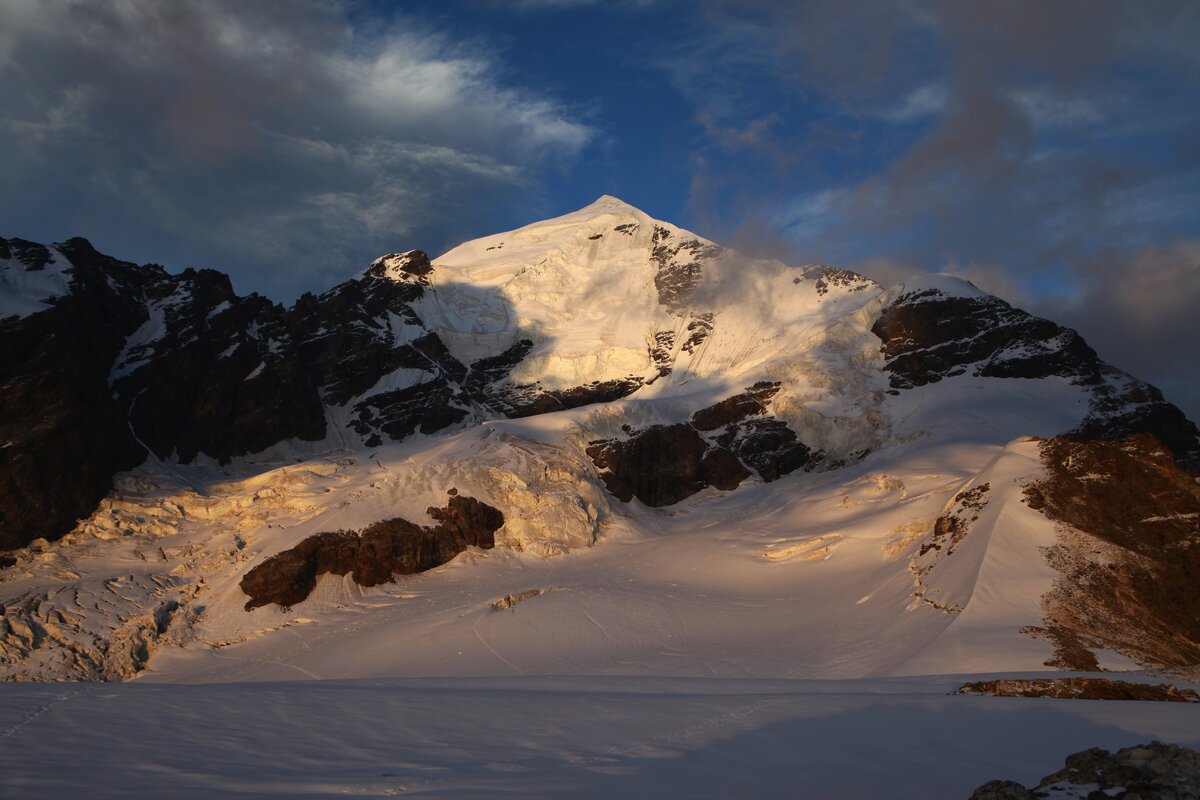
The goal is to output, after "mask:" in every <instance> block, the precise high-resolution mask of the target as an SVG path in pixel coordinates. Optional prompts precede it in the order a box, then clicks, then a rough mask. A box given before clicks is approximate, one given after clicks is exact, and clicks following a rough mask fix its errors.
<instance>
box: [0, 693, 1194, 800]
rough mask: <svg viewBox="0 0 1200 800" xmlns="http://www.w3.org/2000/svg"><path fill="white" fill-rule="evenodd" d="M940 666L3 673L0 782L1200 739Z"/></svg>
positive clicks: (719, 767)
mask: <svg viewBox="0 0 1200 800" xmlns="http://www.w3.org/2000/svg"><path fill="white" fill-rule="evenodd" d="M960 683H961V681H960V680H959V679H957V678H948V677H932V678H920V679H891V680H879V679H875V680H845V681H810V680H791V681H789V680H757V679H746V678H686V679H682V678H651V677H641V678H622V677H613V676H592V677H587V678H520V677H516V678H460V679H448V678H425V679H420V680H411V679H410V680H386V681H342V680H338V681H301V682H289V683H262V684H221V685H209V686H158V685H154V686H151V685H145V684H143V683H141V682H134V683H127V684H60V685H17V686H11V685H10V686H5V687H3V688H4V691H3V692H0V770H2V772H0V774H2V775H3V778H0V794H2V795H3V796H5V797H12V798H19V797H40V798H77V797H91V798H110V797H111V798H118V797H129V796H131V795H138V796H152V797H168V796H169V797H174V798H198V799H199V798H204V799H205V800H207V798H212V797H225V798H261V797H281V798H284V797H287V798H326V797H328V798H332V797H347V796H350V797H396V796H400V797H430V798H434V797H437V798H446V797H454V798H459V797H521V798H563V797H582V798H597V800H600V799H602V798H603V799H607V798H613V797H630V798H648V799H649V798H663V797H697V798H749V797H754V798H758V797H762V798H814V799H817V798H835V797H836V798H863V800H876V799H881V798H896V799H897V800H904V799H907V798H915V797H920V798H930V799H931V800H940V798H958V799H960V800H965V798H967V797H968V796H969V795H970V793H971V791H972V790H973V789H974V788H975V787H977V786H979V785H980V784H982V783H984V782H986V781H987V780H990V779H993V778H1008V779H1013V780H1017V781H1020V782H1022V783H1025V784H1033V783H1036V781H1037V779H1038V778H1040V777H1041V776H1042V775H1045V774H1047V773H1049V772H1051V771H1053V770H1055V769H1057V768H1059V767H1060V766H1061V765H1062V759H1063V757H1064V756H1066V755H1067V754H1069V753H1074V752H1077V751H1079V750H1082V749H1084V748H1087V747H1092V746H1101V747H1105V748H1108V749H1110V750H1111V749H1115V748H1117V747H1121V746H1128V745H1130V744H1134V743H1141V742H1147V741H1150V740H1152V739H1159V740H1164V741H1171V742H1178V743H1181V744H1184V745H1188V746H1191V747H1197V746H1200V725H1198V724H1197V721H1198V719H1200V715H1198V714H1197V710H1198V708H1197V706H1195V705H1187V704H1176V703H1151V702H1111V701H1088V700H1047V699H1028V698H1000V697H970V696H961V695H958V696H956V695H949V694H948V692H950V691H952V690H953V689H954V688H956V687H957V686H958V685H959V684H960Z"/></svg>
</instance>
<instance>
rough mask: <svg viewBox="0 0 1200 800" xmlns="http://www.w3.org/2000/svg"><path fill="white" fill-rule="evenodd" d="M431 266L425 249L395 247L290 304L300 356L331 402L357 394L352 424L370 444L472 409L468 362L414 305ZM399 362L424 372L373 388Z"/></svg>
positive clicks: (436, 426) (432, 427)
mask: <svg viewBox="0 0 1200 800" xmlns="http://www.w3.org/2000/svg"><path fill="white" fill-rule="evenodd" d="M432 272H433V265H432V264H431V263H430V262H429V257H428V256H427V255H426V254H425V253H423V252H421V251H420V250H413V251H410V252H407V253H393V254H392V255H388V256H384V257H382V258H379V259H377V260H376V261H375V262H374V263H373V264H372V265H371V266H370V268H368V269H367V271H366V272H365V273H364V274H363V275H362V276H360V277H358V278H355V279H353V280H349V281H346V282H344V283H341V284H339V285H338V286H335V287H334V288H333V289H331V290H329V291H328V292H325V293H324V294H322V295H319V296H316V297H314V296H313V295H310V294H306V295H303V296H302V297H301V298H300V299H299V300H298V301H297V303H296V305H295V306H294V307H293V308H292V309H291V310H290V311H289V324H290V325H291V328H292V330H294V331H295V336H296V339H297V342H298V346H299V350H300V355H301V360H302V361H303V363H304V364H305V365H306V366H307V368H308V369H309V370H310V371H311V372H312V373H313V379H314V381H315V382H316V383H317V385H319V386H321V387H322V397H323V399H324V400H325V402H327V403H329V404H331V405H346V404H348V403H350V402H352V401H356V402H354V405H353V407H352V410H353V412H354V413H353V417H352V419H351V427H353V428H354V430H355V431H356V432H357V433H358V434H360V435H361V436H362V437H363V439H364V441H365V442H366V443H367V444H368V445H369V446H372V447H374V446H376V445H378V444H380V443H382V442H383V441H384V439H385V438H389V439H395V440H400V439H403V438H405V437H407V436H409V435H411V434H412V433H413V432H415V431H417V430H420V431H421V432H423V433H432V432H434V431H438V430H441V429H443V428H446V427H448V426H450V425H453V424H455V423H457V422H459V421H461V420H462V419H464V418H465V417H466V416H467V415H468V413H469V412H470V404H469V402H468V400H467V399H466V397H465V396H464V394H463V391H462V387H461V384H462V382H463V380H464V379H465V378H466V376H467V369H466V367H464V366H463V365H462V364H461V363H459V361H458V360H457V359H455V358H454V357H453V356H452V355H451V354H450V351H449V350H447V349H446V346H445V344H444V343H443V342H442V340H441V339H440V338H439V337H438V335H437V334H436V333H433V332H432V331H429V330H428V329H427V328H426V326H425V324H424V322H423V321H422V320H421V318H420V317H419V316H418V314H417V313H416V311H415V310H414V309H413V307H412V303H413V302H415V301H416V300H419V299H420V298H421V297H423V296H424V294H425V290H426V287H428V286H429V275H430V274H431V273H432ZM401 370H407V371H411V374H415V375H421V374H422V373H423V375H422V377H420V378H419V379H416V382H415V383H411V384H409V385H402V386H397V387H395V388H389V389H383V390H375V391H374V392H372V390H373V389H375V387H376V386H377V384H378V383H379V382H380V380H381V379H384V378H385V377H386V376H388V375H392V374H393V373H397V371H401ZM356 399H357V400H356Z"/></svg>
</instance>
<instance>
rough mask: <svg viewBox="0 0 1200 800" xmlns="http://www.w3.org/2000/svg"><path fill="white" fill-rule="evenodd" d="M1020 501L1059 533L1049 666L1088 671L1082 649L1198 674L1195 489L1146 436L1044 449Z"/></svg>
mask: <svg viewBox="0 0 1200 800" xmlns="http://www.w3.org/2000/svg"><path fill="white" fill-rule="evenodd" d="M1041 454H1042V463H1043V465H1044V466H1045V477H1044V478H1043V479H1041V480H1039V481H1037V482H1035V483H1032V484H1030V485H1029V486H1028V487H1026V490H1025V500H1026V502H1027V503H1028V504H1029V506H1030V507H1031V508H1034V509H1037V510H1039V511H1041V512H1042V513H1043V514H1045V515H1046V516H1047V517H1049V518H1050V519H1052V520H1055V521H1056V522H1060V523H1062V524H1063V527H1062V529H1061V532H1060V537H1059V542H1058V544H1057V545H1055V546H1054V547H1052V548H1050V549H1049V551H1048V552H1047V559H1048V561H1049V562H1050V564H1051V565H1052V566H1053V567H1054V568H1055V569H1056V570H1057V571H1058V572H1060V573H1061V574H1062V577H1061V578H1060V579H1059V580H1058V581H1056V583H1055V586H1054V588H1053V589H1052V590H1051V591H1050V593H1049V594H1047V595H1046V596H1045V598H1043V604H1044V608H1045V626H1044V627H1041V628H1034V629H1029V630H1028V632H1030V633H1033V634H1035V635H1043V636H1046V637H1047V638H1049V639H1051V640H1052V641H1053V642H1054V643H1055V645H1056V648H1057V653H1056V655H1055V658H1054V659H1053V660H1052V661H1051V662H1048V665H1051V666H1059V667H1062V668H1065V669H1079V670H1093V669H1096V668H1097V664H1096V659H1095V657H1094V656H1093V655H1092V654H1091V653H1090V652H1089V650H1088V648H1094V647H1105V648H1110V649H1113V650H1117V651H1119V652H1121V653H1125V654H1127V655H1129V656H1130V657H1132V658H1133V659H1135V660H1136V661H1138V662H1139V663H1141V664H1143V665H1145V666H1150V667H1166V668H1184V669H1195V668H1196V667H1197V666H1200V591H1198V588H1197V587H1200V483H1198V482H1197V479H1196V478H1195V477H1194V476H1193V475H1191V474H1188V473H1187V472H1185V471H1184V470H1182V469H1180V468H1179V467H1178V466H1177V465H1176V462H1175V458H1174V455H1173V454H1172V453H1171V452H1170V451H1169V450H1168V449H1167V448H1165V447H1163V446H1162V445H1161V444H1160V443H1159V442H1158V440H1156V439H1155V438H1154V437H1152V436H1150V435H1149V434H1138V435H1135V436H1131V437H1129V438H1128V439H1125V440H1124V441H1113V442H1102V441H1086V442H1078V441H1069V440H1067V439H1065V438H1055V439H1050V440H1047V441H1046V442H1044V443H1043V444H1042V446H1041Z"/></svg>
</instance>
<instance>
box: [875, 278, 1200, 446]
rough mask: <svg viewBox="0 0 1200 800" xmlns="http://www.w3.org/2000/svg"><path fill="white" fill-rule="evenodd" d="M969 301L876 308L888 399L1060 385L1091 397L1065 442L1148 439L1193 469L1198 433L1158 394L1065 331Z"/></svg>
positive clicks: (996, 302) (998, 303)
mask: <svg viewBox="0 0 1200 800" xmlns="http://www.w3.org/2000/svg"><path fill="white" fill-rule="evenodd" d="M976 295H977V296H953V295H948V294H946V293H944V292H943V291H941V290H940V289H937V288H922V289H918V290H915V291H911V292H907V293H904V294H901V295H900V296H899V297H897V298H896V299H895V300H893V301H892V302H891V304H889V305H888V306H887V307H886V308H884V309H883V311H882V312H881V313H880V315H879V317H878V318H877V319H876V320H875V323H874V325H873V326H872V328H871V331H872V332H873V333H874V334H875V335H876V336H878V337H879V338H880V339H881V340H882V342H883V346H882V352H883V356H884V358H885V360H886V364H885V366H884V369H885V370H886V371H887V372H888V373H890V382H891V387H892V388H891V391H892V393H893V394H895V393H898V392H900V391H901V390H905V389H911V388H913V387H917V386H924V385H926V384H930V383H936V382H938V381H940V380H942V379H943V378H948V377H953V376H955V375H962V374H967V373H969V374H971V375H975V376H978V377H985V378H1030V379H1037V378H1048V377H1052V376H1054V377H1061V378H1067V379H1069V380H1070V381H1071V382H1072V383H1075V384H1076V385H1078V386H1081V387H1085V388H1086V389H1087V390H1088V391H1089V393H1090V394H1091V401H1090V405H1089V409H1088V415H1087V417H1086V418H1085V419H1084V420H1083V422H1082V423H1081V424H1080V425H1079V427H1078V428H1076V429H1075V430H1074V431H1071V432H1070V434H1069V435H1070V436H1072V437H1073V438H1076V439H1081V440H1092V439H1110V440H1115V439H1123V438H1125V437H1126V436H1130V435H1132V434H1135V433H1150V434H1153V435H1154V436H1155V437H1156V438H1157V439H1158V440H1159V441H1160V442H1162V443H1163V444H1165V445H1166V446H1167V447H1169V448H1170V449H1171V451H1172V452H1173V453H1174V454H1175V457H1176V459H1178V460H1179V461H1180V462H1181V463H1190V464H1200V430H1198V429H1197V428H1196V426H1195V425H1194V424H1193V423H1192V422H1191V421H1189V420H1188V419H1187V417H1185V416H1184V414H1183V412H1181V411H1180V410H1179V409H1178V408H1176V407H1175V406H1173V405H1171V404H1170V403H1168V402H1166V401H1165V400H1164V399H1163V396H1162V393H1161V392H1159V390H1158V389H1156V388H1154V387H1153V386H1151V385H1150V384H1148V383H1145V382H1144V381H1139V380H1137V379H1136V378H1133V377H1132V376H1130V375H1127V374H1126V373H1124V372H1122V371H1121V370H1118V369H1116V368H1114V367H1112V366H1110V365H1108V364H1105V363H1104V362H1103V361H1101V360H1100V358H1099V356H1097V355H1096V352H1095V351H1094V350H1093V349H1092V348H1091V347H1089V346H1088V345H1087V343H1086V342H1084V340H1083V338H1082V337H1080V335H1079V334H1078V333H1076V332H1075V331H1073V330H1071V329H1070V328H1064V327H1062V326H1061V325H1056V324H1055V323H1053V322H1051V321H1049V320H1045V319H1040V318H1038V317H1035V316H1033V315H1032V314H1029V313H1027V312H1025V311H1022V310H1020V309H1018V308H1014V307H1013V306H1011V305H1009V304H1008V303H1006V302H1004V301H1003V300H1001V299H999V298H997V297H991V296H989V295H984V294H983V293H982V292H976ZM1064 433H1067V432H1066V431H1064Z"/></svg>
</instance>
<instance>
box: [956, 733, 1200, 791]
mask: <svg viewBox="0 0 1200 800" xmlns="http://www.w3.org/2000/svg"><path fill="white" fill-rule="evenodd" d="M1046 797H1075V798H1118V800H1120V798H1127V800H1195V798H1200V753H1197V752H1196V751H1195V750H1189V749H1188V748H1186V747H1180V746H1179V745H1174V744H1162V743H1161V742H1151V743H1150V744H1143V745H1137V746H1134V747H1123V748H1121V749H1120V750H1118V751H1117V752H1116V753H1110V752H1108V751H1107V750H1103V749H1101V748H1099V747H1093V748H1091V749H1089V750H1084V751H1082V752H1079V753H1075V754H1073V755H1069V756H1067V759H1066V764H1065V766H1064V767H1063V769H1061V770H1059V771H1058V772H1055V773H1053V774H1051V775H1047V776H1046V777H1044V778H1042V780H1041V781H1040V782H1039V783H1038V785H1037V786H1036V787H1035V788H1033V789H1026V788H1025V787H1024V786H1022V785H1021V784H1019V783H1017V782H1015V781H1003V780H997V781H989V782H988V783H985V784H984V785H983V786H980V787H979V788H978V789H976V790H975V791H974V792H973V793H972V794H971V800H1038V798H1046Z"/></svg>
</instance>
